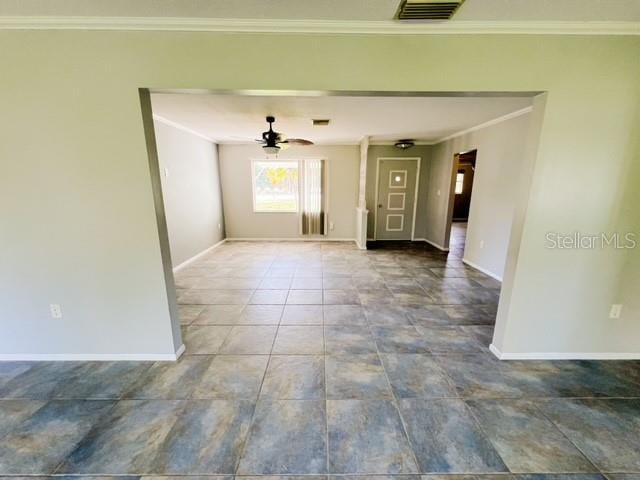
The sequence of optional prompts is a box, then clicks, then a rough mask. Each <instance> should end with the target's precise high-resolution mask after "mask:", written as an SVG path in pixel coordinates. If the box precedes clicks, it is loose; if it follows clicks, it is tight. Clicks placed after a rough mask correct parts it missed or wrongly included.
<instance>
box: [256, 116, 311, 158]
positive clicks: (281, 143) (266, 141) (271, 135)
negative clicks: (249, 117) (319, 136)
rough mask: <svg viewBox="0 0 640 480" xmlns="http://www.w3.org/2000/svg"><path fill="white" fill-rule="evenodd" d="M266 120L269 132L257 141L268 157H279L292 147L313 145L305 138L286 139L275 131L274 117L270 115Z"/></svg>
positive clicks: (264, 133) (263, 133)
mask: <svg viewBox="0 0 640 480" xmlns="http://www.w3.org/2000/svg"><path fill="white" fill-rule="evenodd" d="M266 120H267V123H268V124H269V130H267V131H266V132H262V138H261V139H257V140H256V141H257V142H260V143H261V144H262V149H263V150H264V152H265V153H266V154H267V155H277V154H278V153H279V152H280V150H285V149H287V148H289V147H290V146H291V145H301V146H307V145H313V142H312V141H311V140H305V139H304V138H286V137H285V136H284V135H283V134H281V133H278V132H276V131H274V130H273V124H274V123H275V121H276V118H275V117H274V116H271V115H269V116H268V117H267V118H266Z"/></svg>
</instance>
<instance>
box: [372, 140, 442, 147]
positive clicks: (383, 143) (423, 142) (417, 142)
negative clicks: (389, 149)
mask: <svg viewBox="0 0 640 480" xmlns="http://www.w3.org/2000/svg"><path fill="white" fill-rule="evenodd" d="M396 143H397V140H396V141H386V140H381V141H379V142H376V141H375V140H372V141H371V142H370V143H369V146H371V147H376V146H378V147H381V146H390V145H395V144H396ZM413 144H414V145H416V146H421V145H422V146H424V145H435V143H434V142H430V141H427V140H415V141H414V142H413Z"/></svg>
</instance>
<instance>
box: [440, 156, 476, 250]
mask: <svg viewBox="0 0 640 480" xmlns="http://www.w3.org/2000/svg"><path fill="white" fill-rule="evenodd" d="M474 150H475V152H476V158H475V164H474V166H475V168H478V147H476V146H473V147H471V148H468V149H466V150H461V151H459V152H456V153H454V154H453V160H452V163H451V179H450V184H449V200H448V203H447V223H446V224H445V230H444V231H445V248H446V249H447V250H449V244H450V242H451V228H452V226H453V205H454V202H455V197H456V192H455V190H456V173H457V172H458V165H459V164H460V163H459V158H460V155H462V154H465V153H469V152H473V151H474ZM475 182H476V173H475V172H474V174H473V183H472V184H471V199H470V200H469V216H468V218H467V226H468V225H469V223H471V205H472V203H473V186H474V185H475ZM466 247H467V245H466V243H465V248H466ZM463 253H464V252H463Z"/></svg>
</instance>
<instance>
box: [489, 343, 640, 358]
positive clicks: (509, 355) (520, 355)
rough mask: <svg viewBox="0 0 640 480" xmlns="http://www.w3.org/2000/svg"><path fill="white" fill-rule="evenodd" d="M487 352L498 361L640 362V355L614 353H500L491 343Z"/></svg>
mask: <svg viewBox="0 0 640 480" xmlns="http://www.w3.org/2000/svg"><path fill="white" fill-rule="evenodd" d="M489 350H491V353H493V354H494V355H495V356H496V357H497V358H498V359H500V360H640V353H615V352H561V353H558V352H527V353H502V352H501V351H500V350H499V349H498V347H496V346H495V345H494V344H493V343H492V344H491V345H489Z"/></svg>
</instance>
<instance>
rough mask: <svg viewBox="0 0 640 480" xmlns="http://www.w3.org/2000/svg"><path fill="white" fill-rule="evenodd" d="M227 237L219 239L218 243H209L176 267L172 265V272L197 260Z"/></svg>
mask: <svg viewBox="0 0 640 480" xmlns="http://www.w3.org/2000/svg"><path fill="white" fill-rule="evenodd" d="M226 240H227V239H226V238H223V239H222V240H220V241H219V242H218V243H215V244H213V245H211V246H210V247H208V248H205V249H204V250H203V251H201V252H200V253H196V254H195V255H194V256H193V257H191V258H190V259H188V260H185V261H184V262H182V263H181V264H180V265H178V266H177V267H173V273H176V272H179V271H180V270H182V269H183V268H185V267H188V266H189V265H191V264H192V263H193V262H195V261H196V260H198V259H199V258H201V257H202V256H204V255H206V254H207V253H209V252H210V251H211V250H213V249H214V248H217V247H219V246H220V245H222V244H223V243H224V242H225V241H226Z"/></svg>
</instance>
